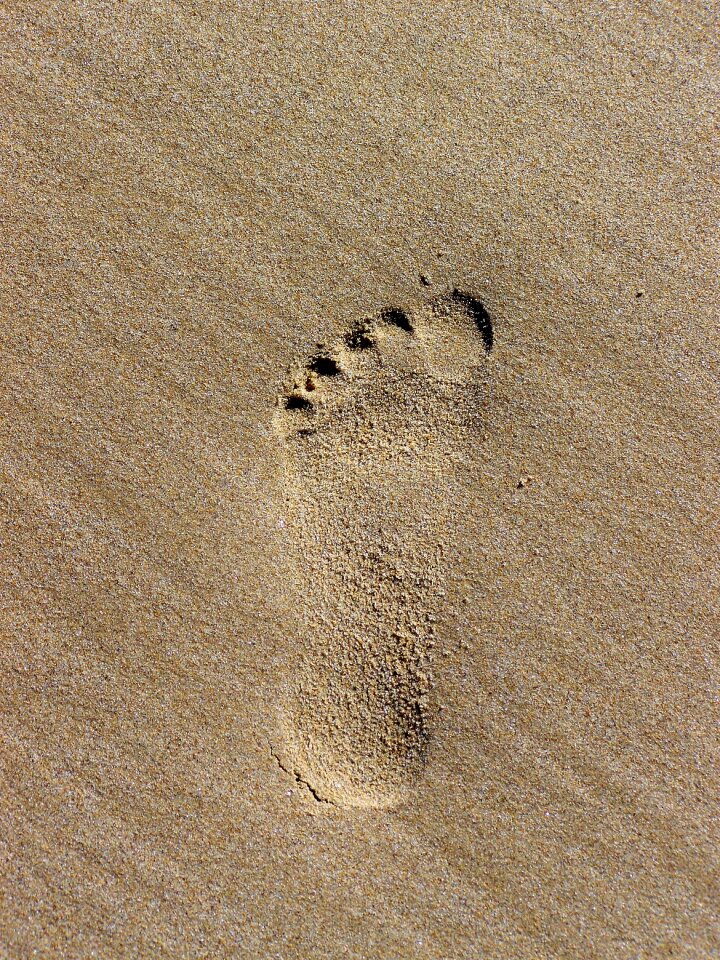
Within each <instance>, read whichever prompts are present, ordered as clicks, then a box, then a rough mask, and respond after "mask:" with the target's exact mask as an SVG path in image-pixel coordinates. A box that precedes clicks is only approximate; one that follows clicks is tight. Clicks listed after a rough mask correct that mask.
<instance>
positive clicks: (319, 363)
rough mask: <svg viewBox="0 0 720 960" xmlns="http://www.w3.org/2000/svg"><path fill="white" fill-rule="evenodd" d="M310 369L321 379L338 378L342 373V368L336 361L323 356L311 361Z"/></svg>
mask: <svg viewBox="0 0 720 960" xmlns="http://www.w3.org/2000/svg"><path fill="white" fill-rule="evenodd" d="M308 369H309V370H310V371H311V372H312V373H316V374H317V375H318V376H319V377H337V376H339V375H340V374H341V373H342V367H341V366H340V364H339V363H338V362H337V360H335V359H334V357H330V356H327V355H323V354H318V355H317V356H316V357H313V359H312V360H311V361H310V363H309V365H308Z"/></svg>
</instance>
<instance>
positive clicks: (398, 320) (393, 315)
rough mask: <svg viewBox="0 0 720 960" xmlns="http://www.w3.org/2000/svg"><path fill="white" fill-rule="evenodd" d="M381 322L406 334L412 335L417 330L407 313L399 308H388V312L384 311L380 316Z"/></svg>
mask: <svg viewBox="0 0 720 960" xmlns="http://www.w3.org/2000/svg"><path fill="white" fill-rule="evenodd" d="M380 320H381V322H382V323H384V324H387V326H389V327H399V328H400V329H401V330H404V331H405V332H406V333H412V332H413V330H414V329H415V328H414V327H413V324H412V321H411V320H410V317H409V316H408V315H407V313H405V311H404V310H400V309H399V308H398V307H388V308H387V309H386V310H383V311H382V313H381V314H380Z"/></svg>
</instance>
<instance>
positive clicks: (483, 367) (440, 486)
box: [275, 290, 493, 807]
mask: <svg viewBox="0 0 720 960" xmlns="http://www.w3.org/2000/svg"><path fill="white" fill-rule="evenodd" d="M492 338H493V328H492V323H491V321H490V318H489V316H488V314H487V312H486V310H485V308H484V307H483V305H482V303H481V302H480V301H479V300H477V299H475V298H474V297H472V296H469V295H468V294H465V293H462V292H460V291H458V290H456V291H454V292H453V293H451V294H449V295H448V296H445V297H441V298H439V299H436V300H435V301H433V302H432V303H431V304H429V305H428V306H426V307H424V308H422V309H419V310H417V311H414V312H406V311H404V310H400V309H395V308H392V309H387V310H384V311H382V312H381V313H380V314H378V315H377V316H376V317H374V318H372V319H367V320H363V321H361V322H359V323H357V324H356V325H355V326H354V327H353V328H352V329H351V330H350V331H349V333H348V334H347V336H346V337H345V338H344V340H343V341H340V342H338V343H336V344H334V345H330V346H327V347H322V346H321V347H319V348H318V350H317V352H316V353H315V355H314V356H312V357H311V358H310V359H309V360H308V361H307V362H306V363H302V364H298V365H297V366H295V367H293V368H292V369H291V370H290V373H289V376H288V381H287V383H286V387H285V392H284V393H283V395H282V396H281V397H280V398H279V400H278V410H277V412H276V418H275V426H276V429H277V432H278V433H279V435H280V437H281V438H282V442H283V447H284V453H285V461H286V473H287V476H286V482H287V496H288V519H287V525H288V533H289V540H290V543H291V549H292V550H293V551H296V556H294V557H293V566H294V569H295V572H296V579H297V583H296V587H297V595H298V598H299V608H300V610H299V615H298V634H297V643H296V649H297V658H298V662H297V666H296V672H295V674H294V676H293V681H292V684H291V686H292V694H291V697H290V702H289V704H288V705H287V709H286V712H285V717H284V726H285V731H284V732H285V736H286V744H285V751H287V754H286V755H287V756H289V757H290V763H291V764H292V768H291V772H292V773H293V774H294V775H295V777H296V779H297V780H298V781H299V782H302V783H304V784H305V785H306V786H307V787H308V788H309V789H310V790H311V791H312V793H313V794H314V795H315V797H316V798H317V799H318V800H325V801H328V802H331V803H335V804H340V805H344V806H361V807H387V806H392V805H393V804H395V803H397V802H398V801H400V800H401V799H402V798H403V795H404V794H405V793H406V792H407V790H408V789H410V788H412V786H413V784H414V783H415V782H416V781H417V779H418V777H419V775H420V774H421V772H422V770H423V767H424V765H425V763H426V758H427V752H428V747H429V744H430V740H431V736H432V727H433V723H434V713H435V711H434V709H433V705H432V687H433V683H432V662H433V656H432V654H433V647H434V644H435V628H434V621H435V616H434V614H435V613H436V612H437V610H438V607H439V606H440V605H441V602H442V596H443V579H444V577H443V548H444V538H445V533H444V527H445V522H444V521H445V518H446V517H447V515H448V513H449V512H450V511H452V509H453V504H452V502H450V500H451V497H450V495H449V489H448V481H449V480H450V479H451V477H452V474H453V472H454V471H455V470H456V469H457V467H458V464H459V463H461V462H462V461H463V460H465V459H466V457H467V453H468V452H469V449H470V446H471V445H474V444H476V443H477V442H478V430H482V424H483V420H484V411H485V410H486V409H487V394H488V388H489V377H490V374H489V369H488V366H487V357H488V354H489V352H490V350H491V349H492ZM285 751H284V752H285ZM288 769H290V767H288Z"/></svg>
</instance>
